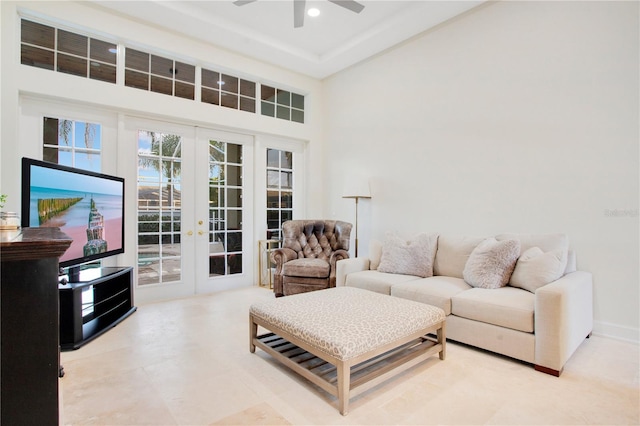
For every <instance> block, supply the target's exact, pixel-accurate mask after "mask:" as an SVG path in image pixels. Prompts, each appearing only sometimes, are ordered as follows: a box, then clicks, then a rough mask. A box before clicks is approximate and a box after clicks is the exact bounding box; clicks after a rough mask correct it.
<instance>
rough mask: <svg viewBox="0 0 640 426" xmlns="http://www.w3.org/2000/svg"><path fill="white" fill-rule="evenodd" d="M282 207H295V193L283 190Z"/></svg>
mask: <svg viewBox="0 0 640 426" xmlns="http://www.w3.org/2000/svg"><path fill="white" fill-rule="evenodd" d="M280 207H281V208H283V209H292V208H293V194H292V193H291V192H282V195H281V196H280Z"/></svg>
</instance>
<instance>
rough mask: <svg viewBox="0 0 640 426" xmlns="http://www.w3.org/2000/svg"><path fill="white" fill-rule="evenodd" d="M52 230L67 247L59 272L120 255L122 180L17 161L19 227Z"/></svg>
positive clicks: (57, 165)
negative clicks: (67, 242) (67, 240)
mask: <svg viewBox="0 0 640 426" xmlns="http://www.w3.org/2000/svg"><path fill="white" fill-rule="evenodd" d="M40 226H48V227H57V228H60V230H61V231H62V232H64V233H65V234H67V235H68V236H69V237H70V238H71V239H73V242H72V243H71V246H70V247H69V248H68V249H67V251H66V252H65V253H64V254H63V255H62V257H61V258H60V266H61V267H70V266H77V265H79V264H81V263H85V262H89V261H91V260H97V259H101V258H103V257H107V256H112V255H115V254H119V253H123V252H124V179H123V178H119V177H116V176H109V175H105V174H102V173H95V172H91V171H88V170H82V169H76V168H72V167H67V166H62V165H59V164H54V163H48V162H44V161H39V160H33V159H30V158H23V159H22V227H23V228H25V227H40Z"/></svg>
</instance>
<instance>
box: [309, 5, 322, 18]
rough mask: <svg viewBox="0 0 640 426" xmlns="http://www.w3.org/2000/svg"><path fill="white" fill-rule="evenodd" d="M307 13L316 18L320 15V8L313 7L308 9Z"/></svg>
mask: <svg viewBox="0 0 640 426" xmlns="http://www.w3.org/2000/svg"><path fill="white" fill-rule="evenodd" d="M307 15H309V16H311V17H313V18H315V17H316V16H318V15H320V9H318V8H315V7H312V8H311V9H309V10H308V11H307Z"/></svg>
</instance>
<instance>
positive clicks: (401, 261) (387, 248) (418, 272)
mask: <svg viewBox="0 0 640 426" xmlns="http://www.w3.org/2000/svg"><path fill="white" fill-rule="evenodd" d="M437 241H438V236H437V235H435V234H430V235H427V234H424V233H423V234H418V235H416V236H415V237H414V238H413V239H411V240H408V241H406V240H404V239H403V238H400V236H398V235H397V234H392V233H390V234H388V235H387V238H386V239H385V241H384V244H383V246H382V257H381V258H380V265H378V271H380V272H388V273H392V274H405V275H415V276H418V277H422V278H426V277H430V276H432V275H433V256H434V253H435V250H436V244H437Z"/></svg>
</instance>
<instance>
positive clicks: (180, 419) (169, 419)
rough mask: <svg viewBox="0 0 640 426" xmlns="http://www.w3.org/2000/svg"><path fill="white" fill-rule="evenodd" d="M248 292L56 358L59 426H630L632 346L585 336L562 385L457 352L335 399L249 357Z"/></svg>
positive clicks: (203, 299)
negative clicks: (340, 401) (345, 403)
mask: <svg viewBox="0 0 640 426" xmlns="http://www.w3.org/2000/svg"><path fill="white" fill-rule="evenodd" d="M270 298H273V294H272V292H270V291H268V290H265V289H262V288H257V287H247V288H243V289H239V290H233V291H225V292H222V293H217V294H211V295H199V296H194V297H189V298H184V299H178V300H171V301H166V302H157V303H150V304H145V305H141V306H139V308H138V312H136V313H135V314H133V315H132V316H131V317H130V318H128V319H126V320H125V321H123V322H122V323H121V324H119V325H118V326H117V327H115V328H113V329H112V330H110V331H108V332H107V333H105V334H104V335H102V336H100V337H99V338H97V339H95V340H94V341H92V342H90V343H89V344H87V345H85V346H83V347H82V348H80V349H79V350H76V351H71V352H63V353H62V356H61V359H62V363H63V365H64V367H65V372H66V375H65V377H64V378H62V379H61V385H62V386H61V388H62V403H63V419H64V423H65V424H69V425H144V424H153V425H176V424H177V425H211V424H216V425H226V424H229V425H234V424H237V425H246V424H265V425H278V424H282V425H286V424H300V425H383V424H411V425H428V424H451V425H470V424H502V425H506V424H509V425H514V424H522V425H556V424H594V425H608V424H628V425H629V424H634V425H635V424H640V391H639V386H638V382H639V374H640V372H639V370H640V366H639V362H638V360H639V351H638V345H635V344H632V343H626V342H620V341H615V340H611V339H607V338H603V337H597V336H593V337H592V338H590V339H588V340H586V341H585V342H584V343H583V344H582V345H581V346H580V347H579V348H578V350H577V352H576V353H575V355H574V356H573V357H572V358H571V359H570V360H569V363H568V364H567V365H566V367H565V371H564V373H563V374H562V376H561V377H560V378H557V377H553V376H549V375H546V374H542V373H539V372H536V371H534V369H533V368H532V367H531V366H530V365H528V364H524V363H521V362H519V361H515V360H512V359H509V358H506V357H502V356H498V355H496V354H492V353H489V352H486V351H481V350H478V349H475V348H471V347H468V346H465V345H460V344H455V343H449V344H448V348H447V359H446V360H444V361H440V360H439V359H438V358H437V357H434V358H431V359H429V360H427V361H426V362H424V363H422V364H420V365H417V366H415V367H413V368H411V369H409V370H408V371H406V372H404V373H403V374H401V375H399V376H397V377H394V378H392V379H391V380H388V381H387V382H385V383H383V384H381V385H379V386H376V387H375V388H373V389H371V390H368V391H367V392H364V393H363V394H362V395H359V396H357V397H355V398H352V400H351V402H350V404H349V405H350V410H349V415H347V416H341V415H340V414H339V412H338V410H337V401H336V398H335V397H333V396H331V395H329V394H327V393H326V392H324V391H323V390H322V389H320V388H318V387H317V386H315V385H313V384H311V383H309V382H308V381H306V380H305V379H303V378H301V377H299V376H297V375H296V374H295V373H293V372H291V371H290V370H288V369H286V368H285V367H283V366H282V365H280V364H279V363H277V362H275V361H274V360H273V359H272V358H271V357H270V356H269V355H267V354H265V353H264V352H262V351H260V350H257V351H256V353H254V354H252V353H250V352H249V327H248V309H249V306H250V305H251V303H253V302H254V301H259V300H267V299H270Z"/></svg>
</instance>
